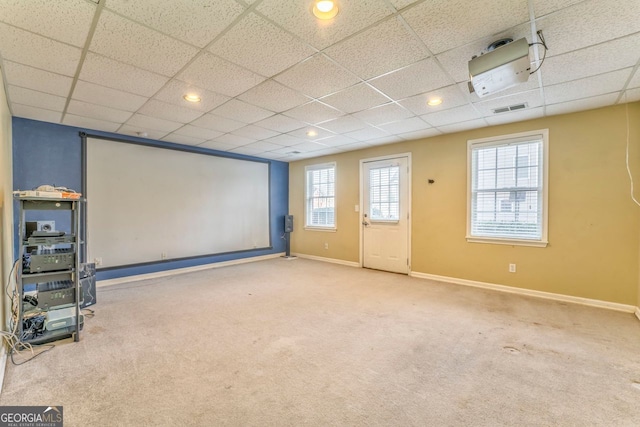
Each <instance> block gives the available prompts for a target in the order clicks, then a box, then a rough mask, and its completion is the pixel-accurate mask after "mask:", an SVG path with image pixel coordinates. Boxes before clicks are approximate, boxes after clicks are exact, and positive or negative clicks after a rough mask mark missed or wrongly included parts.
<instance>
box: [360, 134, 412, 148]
mask: <svg viewBox="0 0 640 427" xmlns="http://www.w3.org/2000/svg"><path fill="white" fill-rule="evenodd" d="M403 141H405V139H404V138H402V137H400V136H398V135H391V136H387V137H383V138H376V139H368V140H367V144H369V145H372V146H375V145H388V144H394V143H396V142H403Z"/></svg>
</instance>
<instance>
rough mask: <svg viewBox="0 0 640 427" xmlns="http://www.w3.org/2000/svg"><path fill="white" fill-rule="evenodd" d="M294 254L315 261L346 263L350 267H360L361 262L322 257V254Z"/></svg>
mask: <svg viewBox="0 0 640 427" xmlns="http://www.w3.org/2000/svg"><path fill="white" fill-rule="evenodd" d="M292 255H295V256H297V257H299V258H306V259H312V260H314V261H323V262H330V263H332V264H340V265H346V266H348V267H360V263H359V262H355V261H345V260H342V259H336V258H325V257H321V256H315V255H305V254H292Z"/></svg>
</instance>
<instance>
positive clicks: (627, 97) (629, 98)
mask: <svg viewBox="0 0 640 427" xmlns="http://www.w3.org/2000/svg"><path fill="white" fill-rule="evenodd" d="M636 101H640V88H635V89H630V90H627V91H625V92H624V96H623V97H622V100H621V101H620V102H623V103H626V102H636Z"/></svg>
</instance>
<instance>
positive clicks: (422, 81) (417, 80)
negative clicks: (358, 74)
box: [369, 58, 453, 100]
mask: <svg viewBox="0 0 640 427" xmlns="http://www.w3.org/2000/svg"><path fill="white" fill-rule="evenodd" d="M369 83H370V84H371V85H372V86H374V87H375V88H377V89H378V90H380V91H381V92H382V93H384V94H385V95H387V96H389V97H391V98H392V99H396V100H397V99H403V98H408V97H410V96H414V95H418V94H420V93H424V92H429V91H431V90H434V89H437V88H440V87H444V86H449V85H451V84H452V83H453V81H451V78H450V77H449V76H447V75H446V74H445V73H444V72H443V71H442V70H441V69H440V67H438V65H437V64H436V63H435V61H434V60H433V59H432V58H429V59H426V60H423V61H420V62H417V63H415V64H412V65H409V66H408V67H405V68H402V69H400V70H397V71H394V72H392V73H389V74H385V75H384V76H381V77H378V78H375V79H373V80H370V81H369Z"/></svg>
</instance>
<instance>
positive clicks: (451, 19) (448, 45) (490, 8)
mask: <svg viewBox="0 0 640 427" xmlns="http://www.w3.org/2000/svg"><path fill="white" fill-rule="evenodd" d="M402 16H404V18H405V19H406V20H407V22H408V23H409V25H411V27H412V28H413V29H414V30H415V31H416V33H417V34H418V35H419V36H420V37H421V38H422V40H423V41H424V42H425V44H426V45H427V47H429V49H430V50H431V51H432V52H433V53H440V52H443V51H445V50H449V49H452V48H454V47H457V46H461V45H463V44H466V43H469V41H471V40H475V39H479V38H483V37H486V36H489V35H491V34H497V33H499V32H501V31H504V29H505V28H511V27H515V26H516V25H519V24H522V23H524V22H527V21H528V20H529V10H528V7H527V2H525V1H513V0H475V1H474V2H473V5H472V6H470V5H469V4H468V2H467V1H466V0H455V1H453V0H435V1H425V2H423V3H421V4H419V5H417V6H416V7H412V8H410V9H408V10H407V11H406V12H403V13H402Z"/></svg>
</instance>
